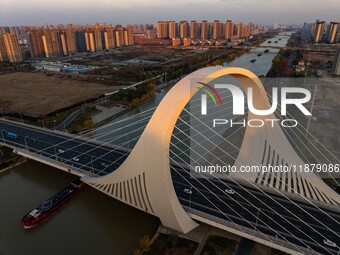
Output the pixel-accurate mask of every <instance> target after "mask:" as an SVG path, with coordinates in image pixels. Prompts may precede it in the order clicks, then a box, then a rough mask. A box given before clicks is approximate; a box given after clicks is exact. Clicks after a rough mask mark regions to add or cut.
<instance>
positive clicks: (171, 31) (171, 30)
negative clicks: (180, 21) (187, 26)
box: [169, 21, 177, 38]
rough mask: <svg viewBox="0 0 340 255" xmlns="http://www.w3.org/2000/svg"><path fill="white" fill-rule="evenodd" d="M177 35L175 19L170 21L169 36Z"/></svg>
mask: <svg viewBox="0 0 340 255" xmlns="http://www.w3.org/2000/svg"><path fill="white" fill-rule="evenodd" d="M176 37H177V23H176V22H175V21H169V38H176Z"/></svg>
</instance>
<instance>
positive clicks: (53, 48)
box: [42, 28, 63, 58]
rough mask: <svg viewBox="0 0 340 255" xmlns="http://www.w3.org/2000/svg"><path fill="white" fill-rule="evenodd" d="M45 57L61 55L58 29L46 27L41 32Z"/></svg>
mask: <svg viewBox="0 0 340 255" xmlns="http://www.w3.org/2000/svg"><path fill="white" fill-rule="evenodd" d="M42 41H43V45H44V51H45V56H46V58H52V57H61V56H63V52H62V46H61V40H60V32H59V30H54V29H49V28H47V29H46V30H44V31H43V32H42Z"/></svg>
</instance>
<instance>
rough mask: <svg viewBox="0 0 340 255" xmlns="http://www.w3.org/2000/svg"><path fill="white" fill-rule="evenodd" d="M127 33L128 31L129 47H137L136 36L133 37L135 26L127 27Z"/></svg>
mask: <svg viewBox="0 0 340 255" xmlns="http://www.w3.org/2000/svg"><path fill="white" fill-rule="evenodd" d="M126 31H127V34H128V44H127V45H128V46H132V45H135V38H134V35H133V26H127V27H126Z"/></svg>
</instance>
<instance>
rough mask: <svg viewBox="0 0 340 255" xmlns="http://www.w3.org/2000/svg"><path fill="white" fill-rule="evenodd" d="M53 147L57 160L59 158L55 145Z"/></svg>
mask: <svg viewBox="0 0 340 255" xmlns="http://www.w3.org/2000/svg"><path fill="white" fill-rule="evenodd" d="M53 148H54V155H55V159H56V160H57V161H59V160H58V156H57V150H56V148H55V146H54V147H53Z"/></svg>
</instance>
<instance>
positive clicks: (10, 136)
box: [5, 132, 18, 140]
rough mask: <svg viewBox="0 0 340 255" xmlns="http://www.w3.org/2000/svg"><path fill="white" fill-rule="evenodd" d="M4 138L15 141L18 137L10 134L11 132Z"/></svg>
mask: <svg viewBox="0 0 340 255" xmlns="http://www.w3.org/2000/svg"><path fill="white" fill-rule="evenodd" d="M5 135H6V137H7V138H9V139H14V140H16V139H17V138H18V135H17V134H15V133H12V132H6V134H5Z"/></svg>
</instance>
